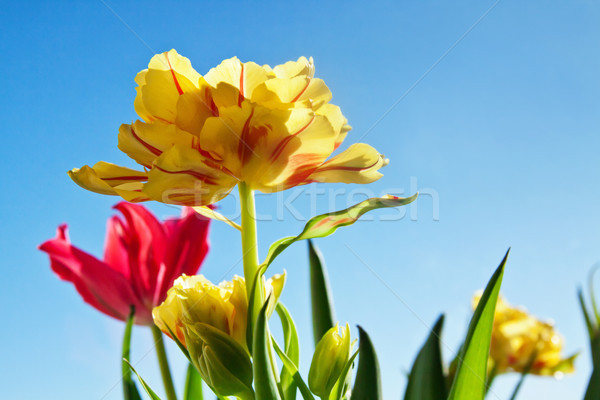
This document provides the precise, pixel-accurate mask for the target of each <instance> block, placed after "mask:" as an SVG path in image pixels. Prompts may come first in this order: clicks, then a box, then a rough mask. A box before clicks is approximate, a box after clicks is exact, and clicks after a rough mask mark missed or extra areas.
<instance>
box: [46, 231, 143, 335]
mask: <svg viewBox="0 0 600 400" xmlns="http://www.w3.org/2000/svg"><path fill="white" fill-rule="evenodd" d="M39 248H40V250H42V251H44V252H46V253H48V255H49V256H50V260H51V267H52V270H53V271H54V272H55V273H56V274H57V275H58V276H59V277H60V278H61V279H63V280H66V281H69V282H71V283H73V285H74V286H75V288H76V289H77V291H78V292H79V294H80V295H81V296H82V297H83V299H84V301H85V302H87V303H88V304H90V305H91V306H93V307H95V308H96V309H98V310H99V311H102V312H103V313H105V314H107V315H110V316H111V317H114V318H117V319H120V320H123V321H124V320H125V319H126V318H127V315H128V314H129V308H130V306H131V305H133V306H135V307H136V310H138V311H139V313H138V314H137V315H136V323H138V324H143V325H147V324H151V323H152V317H151V315H150V313H149V312H148V311H147V309H146V308H145V307H144V305H143V304H142V303H141V302H140V300H139V299H138V298H137V296H136V295H135V293H134V292H133V291H132V289H131V287H130V284H129V282H128V281H127V280H126V279H125V277H124V276H123V275H121V274H119V273H118V272H116V271H115V270H113V269H112V268H110V267H109V266H108V265H107V264H105V263H104V262H102V261H100V260H98V259H97V258H96V257H94V256H92V255H90V254H88V253H86V252H84V251H82V250H79V249H78V248H76V247H74V246H72V245H71V244H70V242H69V240H68V238H67V226H66V225H61V226H60V227H59V228H58V234H57V237H56V238H55V239H51V240H48V241H47V242H45V243H43V244H42V245H40V247H39Z"/></svg>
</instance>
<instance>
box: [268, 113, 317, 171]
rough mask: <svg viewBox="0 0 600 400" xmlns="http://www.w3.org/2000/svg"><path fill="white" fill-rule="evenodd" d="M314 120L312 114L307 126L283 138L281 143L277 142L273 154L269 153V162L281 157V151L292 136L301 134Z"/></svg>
mask: <svg viewBox="0 0 600 400" xmlns="http://www.w3.org/2000/svg"><path fill="white" fill-rule="evenodd" d="M314 120H315V115H314V114H313V116H312V118H311V120H310V121H308V124H306V125H304V126H303V127H302V128H300V129H299V130H298V131H297V132H294V133H292V134H291V135H289V136H287V137H285V138H284V139H283V140H282V141H281V142H279V144H277V147H276V148H275V150H274V151H273V153H271V157H270V160H271V161H275V160H276V159H277V158H278V157H279V156H280V155H281V153H282V152H283V149H285V146H287V145H288V143H289V142H290V141H291V140H292V138H293V137H294V136H296V135H298V134H299V133H301V132H302V131H304V130H305V129H306V128H308V127H309V126H310V124H312V123H313V121H314Z"/></svg>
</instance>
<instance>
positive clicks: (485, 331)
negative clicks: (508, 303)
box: [448, 249, 510, 400]
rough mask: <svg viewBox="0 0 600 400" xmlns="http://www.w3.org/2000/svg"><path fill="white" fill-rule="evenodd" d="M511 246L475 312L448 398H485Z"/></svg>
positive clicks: (466, 399) (454, 399) (451, 399)
mask: <svg viewBox="0 0 600 400" xmlns="http://www.w3.org/2000/svg"><path fill="white" fill-rule="evenodd" d="M509 252H510V249H509V250H508V251H507V252H506V255H505V256H504V259H503V260H502V262H501V263H500V266H499V267H498V268H497V269H496V272H494V275H492V278H491V279H490V281H489V283H488V284H487V287H486V288H485V290H484V292H483V295H482V296H481V299H480V300H479V304H478V305H477V308H476V309H475V312H474V313H473V317H472V318H471V322H470V324H469V330H468V332H467V336H466V338H465V341H464V345H463V348H462V351H461V353H460V357H459V360H458V367H457V370H456V376H455V377H454V382H453V383H452V388H451V389H450V396H449V397H448V399H449V400H483V398H484V397H485V389H486V375H487V364H488V357H489V353H490V341H491V336H492V327H493V324H494V314H495V311H496V301H497V300H498V294H499V292H500V285H501V284H502V276H503V275H504V265H505V264H506V260H507V258H508V254H509Z"/></svg>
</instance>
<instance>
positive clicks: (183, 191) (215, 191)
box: [143, 145, 237, 206]
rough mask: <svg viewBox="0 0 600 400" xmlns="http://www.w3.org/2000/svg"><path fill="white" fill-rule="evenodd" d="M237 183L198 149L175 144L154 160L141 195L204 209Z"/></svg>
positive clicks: (225, 194) (223, 195)
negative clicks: (204, 206)
mask: <svg viewBox="0 0 600 400" xmlns="http://www.w3.org/2000/svg"><path fill="white" fill-rule="evenodd" d="M236 183H237V180H236V179H235V178H233V177H231V176H230V175H229V174H227V172H225V171H223V170H221V169H219V165H217V164H215V163H214V162H213V161H211V160H210V159H208V158H206V157H204V156H202V155H201V154H200V153H199V152H198V151H197V150H195V149H192V148H189V147H185V146H181V145H175V146H173V147H172V148H171V149H169V150H167V151H165V152H164V153H163V154H162V155H161V156H160V157H158V158H157V159H156V160H155V161H154V165H153V168H152V170H150V172H149V173H148V183H146V185H144V189H143V192H144V193H145V194H147V195H148V196H149V197H150V198H151V199H153V200H156V201H160V202H163V203H170V204H178V205H187V206H203V205H207V204H212V203H215V202H217V201H219V200H221V199H222V198H223V197H225V196H227V194H228V193H229V192H230V191H231V189H232V188H233V187H234V186H235V185H236Z"/></svg>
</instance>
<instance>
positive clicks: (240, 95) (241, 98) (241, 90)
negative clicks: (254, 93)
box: [238, 64, 244, 107]
mask: <svg viewBox="0 0 600 400" xmlns="http://www.w3.org/2000/svg"><path fill="white" fill-rule="evenodd" d="M242 101H244V64H242V71H241V72H240V93H239V95H238V107H241V106H242Z"/></svg>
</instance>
